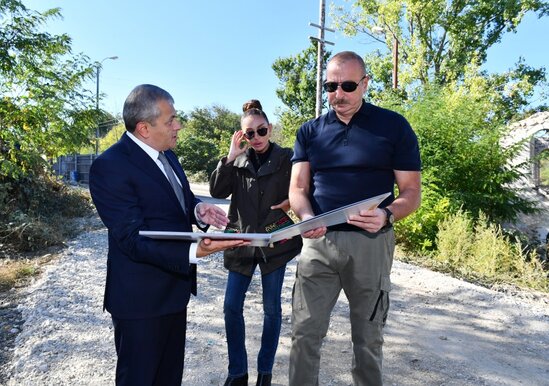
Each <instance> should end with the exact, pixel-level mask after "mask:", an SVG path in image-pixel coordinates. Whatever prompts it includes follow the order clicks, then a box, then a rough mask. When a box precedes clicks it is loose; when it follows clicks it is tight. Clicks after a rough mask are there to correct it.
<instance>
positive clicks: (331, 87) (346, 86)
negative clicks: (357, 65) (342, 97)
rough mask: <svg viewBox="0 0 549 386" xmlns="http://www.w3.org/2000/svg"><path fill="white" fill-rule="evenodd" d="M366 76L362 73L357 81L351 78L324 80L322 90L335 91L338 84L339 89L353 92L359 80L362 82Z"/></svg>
mask: <svg viewBox="0 0 549 386" xmlns="http://www.w3.org/2000/svg"><path fill="white" fill-rule="evenodd" d="M364 78H366V75H364V76H363V77H362V78H361V79H360V80H359V81H358V83H355V82H353V81H351V80H346V81H345V82H341V83H338V82H324V85H323V86H324V91H326V92H335V91H336V90H337V87H338V86H341V89H342V90H343V91H345V92H353V91H355V90H356V88H357V87H358V85H359V84H360V82H362V81H363V80H364Z"/></svg>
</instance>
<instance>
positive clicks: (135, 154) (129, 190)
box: [90, 85, 246, 386]
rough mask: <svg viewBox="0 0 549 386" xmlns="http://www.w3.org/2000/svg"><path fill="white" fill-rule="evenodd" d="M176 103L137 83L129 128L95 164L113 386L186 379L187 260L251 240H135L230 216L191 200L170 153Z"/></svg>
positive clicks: (190, 287)
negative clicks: (105, 241)
mask: <svg viewBox="0 0 549 386" xmlns="http://www.w3.org/2000/svg"><path fill="white" fill-rule="evenodd" d="M173 103H174V101H173V98H172V97H171V95H170V94H169V93H168V92H166V91H165V90H163V89H161V88H159V87H156V86H153V85H140V86H137V87H136V88H135V89H133V90H132V92H131V93H130V95H129V96H128V97H127V99H126V101H125V103H124V110H123V116H124V124H125V126H126V130H127V131H126V133H124V135H122V137H121V139H120V140H119V141H118V142H117V143H116V144H114V145H113V146H111V147H110V148H109V149H108V150H107V151H105V152H104V153H103V154H101V156H99V157H98V158H97V159H96V160H95V162H94V163H93V165H92V167H91V169H90V192H91V195H92V199H93V202H94V204H95V206H96V208H97V211H98V213H99V216H100V217H101V220H102V221H103V223H104V224H105V225H106V227H107V228H108V235H109V253H108V260H107V282H106V288H105V299H104V307H105V308H106V309H107V311H108V312H109V313H110V314H111V316H112V321H113V325H114V338H115V346H116V352H117V355H118V361H117V366H116V384H117V385H132V386H135V385H159V386H168V385H174V386H175V385H177V386H179V385H181V379H182V375H183V363H184V353H185V334H186V323H187V303H188V302H189V298H190V294H191V293H194V294H196V292H195V291H196V265H195V264H191V263H190V262H191V261H192V260H193V259H194V258H195V257H203V256H206V255H208V254H210V253H213V252H217V251H221V250H224V249H226V248H230V247H235V246H240V245H245V244H246V243H244V242H242V241H238V240H236V241H216V240H209V239H205V240H202V241H201V242H200V243H198V244H197V243H190V242H185V241H178V240H157V239H150V238H146V237H142V236H139V231H140V230H162V231H182V232H189V231H192V224H196V225H198V226H199V227H200V228H201V229H203V230H205V229H206V228H207V226H208V224H211V225H215V226H217V227H220V228H221V227H224V226H225V225H226V224H227V221H228V219H227V217H226V216H225V213H224V212H223V210H221V209H220V208H218V207H216V206H215V205H212V204H208V203H203V202H201V201H200V200H199V199H197V198H196V197H195V196H194V194H193V193H192V192H191V190H190V187H189V183H188V181H187V178H186V176H185V173H184V171H183V169H182V167H181V165H180V164H179V162H178V161H177V158H176V156H175V154H174V153H173V152H172V151H171V150H170V149H172V148H174V147H175V145H176V140H177V133H178V131H179V130H180V129H181V125H180V123H179V122H178V120H177V117H176V112H175V109H174V106H173Z"/></svg>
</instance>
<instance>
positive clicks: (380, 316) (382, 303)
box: [369, 276, 391, 326]
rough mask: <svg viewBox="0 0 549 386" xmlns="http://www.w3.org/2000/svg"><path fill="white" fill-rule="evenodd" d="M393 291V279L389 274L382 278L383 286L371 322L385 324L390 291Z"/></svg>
mask: <svg viewBox="0 0 549 386" xmlns="http://www.w3.org/2000/svg"><path fill="white" fill-rule="evenodd" d="M390 292H391V279H390V278H389V276H384V277H382V278H381V286H380V289H379V292H378V295H377V300H376V303H375V306H374V309H373V311H372V314H371V315H370V319H369V320H370V322H377V323H381V324H382V325H383V326H385V322H386V321H387V315H388V313H389V304H390V300H389V293H390Z"/></svg>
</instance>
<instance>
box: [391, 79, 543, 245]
mask: <svg viewBox="0 0 549 386" xmlns="http://www.w3.org/2000/svg"><path fill="white" fill-rule="evenodd" d="M496 93H497V92H496V91H492V93H491V94H496ZM491 94H490V93H489V92H487V91H486V90H485V89H484V88H480V89H479V90H477V92H476V93H475V92H472V91H471V88H469V87H466V86H461V87H456V86H453V85H450V86H444V87H442V86H438V87H432V88H428V89H424V90H423V91H422V92H421V93H420V94H418V95H414V97H413V101H411V102H409V103H408V104H406V105H404V106H402V107H397V109H398V110H400V111H401V113H403V114H404V116H406V118H407V119H408V120H409V122H410V124H411V125H412V127H413V128H414V130H415V132H416V133H417V136H418V140H419V145H420V151H421V159H422V170H423V172H422V174H423V197H424V200H423V202H422V206H421V208H420V210H418V211H417V212H416V213H415V214H414V215H412V216H411V217H409V218H407V219H406V220H404V221H403V222H402V223H399V227H401V230H402V235H401V236H403V237H405V238H408V240H407V241H406V242H407V243H408V244H409V245H408V246H410V247H412V248H411V249H413V250H422V251H425V250H430V249H433V248H435V247H436V240H435V237H436V233H437V227H438V222H439V221H440V220H442V219H443V218H444V217H445V216H446V215H447V214H449V213H456V212H457V211H458V210H465V211H467V212H469V213H471V214H472V216H473V217H476V216H479V215H480V214H481V213H484V214H485V215H486V216H487V218H488V219H489V220H490V221H492V222H495V223H498V222H502V221H507V220H512V219H514V218H516V216H517V215H518V214H519V213H531V212H532V211H534V205H535V203H532V202H529V201H528V200H526V199H524V198H522V197H521V196H520V195H519V194H518V192H517V191H516V190H515V188H514V187H513V184H514V183H516V182H517V181H518V180H519V179H520V178H521V177H522V174H521V170H522V167H523V165H520V164H518V165H514V164H513V163H512V162H510V161H511V160H513V159H515V157H516V156H517V153H518V151H519V146H518V145H517V146H514V147H509V148H505V147H503V145H502V138H503V136H504V135H505V134H506V132H507V129H505V126H504V123H505V120H504V118H503V117H501V116H499V115H496V114H493V104H492V100H493V98H494V97H493V95H491ZM393 107H395V106H393Z"/></svg>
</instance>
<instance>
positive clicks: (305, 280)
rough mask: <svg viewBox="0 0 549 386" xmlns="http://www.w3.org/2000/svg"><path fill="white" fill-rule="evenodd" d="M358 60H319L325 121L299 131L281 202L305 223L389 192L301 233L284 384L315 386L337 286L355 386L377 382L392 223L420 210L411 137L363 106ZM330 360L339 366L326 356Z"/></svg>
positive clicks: (393, 118) (348, 56)
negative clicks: (286, 195) (371, 205)
mask: <svg viewBox="0 0 549 386" xmlns="http://www.w3.org/2000/svg"><path fill="white" fill-rule="evenodd" d="M368 80H369V78H368V76H367V75H366V73H365V66H364V61H363V60H362V58H361V57H360V56H359V55H357V54H356V53H354V52H350V51H344V52H340V53H338V54H336V55H335V56H334V57H333V58H332V59H331V60H330V61H329V63H328V66H327V70H326V82H325V83H324V90H325V91H326V92H327V93H328V102H329V103H330V105H331V106H332V110H330V111H329V112H328V113H327V114H324V115H322V116H320V117H319V118H317V119H314V120H311V121H308V122H306V123H305V124H304V125H303V126H302V127H301V128H300V129H299V131H298V133H297V139H296V142H295V148H294V157H293V158H292V161H293V162H294V165H293V167H292V177H291V182H290V204H291V206H292V209H293V210H294V212H295V213H296V214H297V215H298V216H299V217H300V218H301V219H302V220H306V219H308V218H310V217H312V216H315V215H319V214H321V213H325V212H327V211H330V210H332V209H336V208H339V207H341V206H344V205H347V204H352V203H354V202H357V201H360V200H363V199H366V198H369V197H372V196H375V195H378V194H382V193H385V192H393V190H394V185H395V183H396V185H397V186H398V196H397V197H396V198H395V196H394V194H391V196H390V197H388V198H387V199H386V200H385V201H384V202H383V203H382V204H381V205H380V208H378V209H375V210H371V211H363V212H361V213H360V215H356V216H351V218H350V219H349V221H348V222H347V223H346V224H341V225H338V226H333V227H329V228H328V229H327V228H324V227H323V228H317V229H313V230H311V231H308V232H306V233H305V234H303V237H304V239H303V249H302V252H301V256H300V258H299V262H298V267H297V277H296V282H295V287H294V296H293V311H292V348H291V351H290V382H289V383H290V386H306V385H317V384H318V373H319V364H320V348H321V345H322V339H323V338H324V336H326V333H327V331H328V326H329V322H330V313H331V311H332V309H333V307H334V305H335V303H336V301H337V298H338V296H339V293H340V292H341V289H343V290H344V291H345V294H346V296H347V299H348V300H349V307H350V319H351V330H352V331H351V335H352V341H353V368H352V375H353V380H354V384H355V385H381V384H382V359H383V354H382V345H383V326H384V325H385V320H386V318H387V312H388V310H389V291H390V289H391V281H390V273H391V266H392V262H393V253H394V246H395V240H394V233H393V228H392V224H393V222H394V221H395V220H399V219H402V218H404V217H406V216H408V215H409V214H410V213H412V212H413V211H414V210H416V209H417V208H418V207H419V204H420V202H421V173H420V169H421V161H420V156H419V147H418V142H417V138H416V135H415V134H414V132H413V130H412V128H411V127H410V125H409V124H408V122H407V121H406V119H405V118H404V117H402V116H401V115H399V114H397V113H395V112H393V111H390V110H386V109H382V108H380V107H377V106H374V105H372V104H369V103H367V102H365V101H364V100H363V96H364V93H365V92H366V89H367V87H368ZM335 360H338V359H337V358H335Z"/></svg>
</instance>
